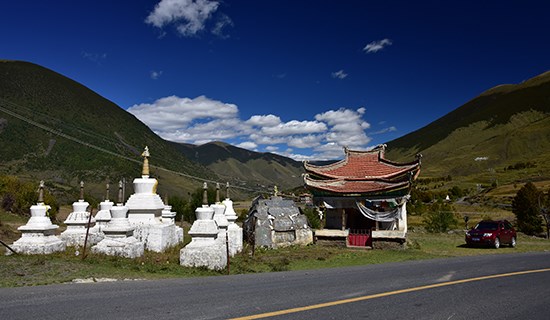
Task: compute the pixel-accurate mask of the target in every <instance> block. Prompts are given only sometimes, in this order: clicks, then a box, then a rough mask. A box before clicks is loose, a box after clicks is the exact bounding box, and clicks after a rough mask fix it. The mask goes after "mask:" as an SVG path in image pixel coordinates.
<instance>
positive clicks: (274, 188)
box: [273, 186, 279, 197]
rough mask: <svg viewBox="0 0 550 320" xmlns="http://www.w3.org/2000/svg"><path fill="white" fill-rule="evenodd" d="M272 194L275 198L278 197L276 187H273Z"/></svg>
mask: <svg viewBox="0 0 550 320" xmlns="http://www.w3.org/2000/svg"><path fill="white" fill-rule="evenodd" d="M273 194H274V195H275V197H277V196H278V195H279V189H278V188H277V186H274V187H273Z"/></svg>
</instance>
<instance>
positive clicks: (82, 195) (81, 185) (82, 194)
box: [79, 181, 84, 200]
mask: <svg viewBox="0 0 550 320" xmlns="http://www.w3.org/2000/svg"><path fill="white" fill-rule="evenodd" d="M79 200H84V181H80V199H79Z"/></svg>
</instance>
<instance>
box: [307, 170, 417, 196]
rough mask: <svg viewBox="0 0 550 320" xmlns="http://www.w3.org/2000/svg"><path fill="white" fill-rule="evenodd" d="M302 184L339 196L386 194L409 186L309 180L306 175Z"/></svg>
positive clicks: (388, 183) (400, 183) (398, 183)
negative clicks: (338, 194)
mask: <svg viewBox="0 0 550 320" xmlns="http://www.w3.org/2000/svg"><path fill="white" fill-rule="evenodd" d="M304 182H305V183H306V185H307V186H308V187H312V188H315V189H319V190H324V191H328V192H332V193H341V194H354V193H355V194H367V193H375V192H387V191H392V190H396V189H400V188H403V187H407V186H408V185H409V182H408V181H404V182H386V181H372V180H343V179H333V180H315V179H311V178H310V177H309V175H307V174H306V175H305V176H304Z"/></svg>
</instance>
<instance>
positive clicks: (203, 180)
mask: <svg viewBox="0 0 550 320" xmlns="http://www.w3.org/2000/svg"><path fill="white" fill-rule="evenodd" d="M0 102H2V103H3V104H4V106H5V105H6V104H8V105H11V106H14V107H21V108H25V109H28V108H26V107H22V106H20V105H18V104H16V103H13V102H10V101H6V100H5V99H2V98H0ZM0 111H2V112H4V113H7V114H9V115H10V116H12V117H15V118H17V119H19V120H21V121H24V122H26V123H28V124H30V125H32V126H35V127H37V128H40V129H42V130H45V131H47V132H50V133H52V134H55V135H57V136H60V137H63V138H65V139H68V140H71V141H73V142H76V143H78V144H81V145H83V146H86V147H89V148H92V149H95V150H97V151H101V152H104V153H107V154H110V155H112V156H115V157H119V158H121V159H124V160H128V161H131V162H134V163H138V164H142V161H141V160H137V159H133V158H130V157H127V156H124V155H121V154H118V153H116V152H113V151H110V150H107V149H105V148H102V147H98V146H96V145H94V144H91V143H89V142H85V141H83V140H80V139H78V138H75V137H73V136H71V135H68V134H66V133H63V132H61V131H59V130H55V129H52V128H50V127H48V126H45V125H43V124H41V123H39V122H36V121H34V120H32V119H29V118H27V117H25V116H22V115H20V114H18V113H16V112H14V111H12V110H9V109H6V108H4V107H2V106H0ZM49 118H51V117H49ZM54 120H58V119H54ZM96 136H99V135H96ZM107 140H111V139H107ZM151 167H152V168H155V169H159V170H163V171H166V172H170V173H173V174H177V175H180V176H183V177H186V178H189V179H193V180H196V181H200V182H207V183H220V182H218V181H214V180H209V179H205V178H201V177H197V176H193V175H190V174H187V173H183V172H179V171H174V170H170V169H167V168H164V167H161V166H155V165H151ZM222 184H223V183H222ZM231 188H235V189H241V190H244V191H249V192H253V193H264V192H266V191H265V190H259V189H252V188H247V187H242V186H233V185H232V186H231Z"/></svg>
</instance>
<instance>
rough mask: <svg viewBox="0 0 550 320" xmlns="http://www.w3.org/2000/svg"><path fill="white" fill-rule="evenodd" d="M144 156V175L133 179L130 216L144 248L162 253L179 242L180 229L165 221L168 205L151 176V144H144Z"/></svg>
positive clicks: (129, 202)
mask: <svg viewBox="0 0 550 320" xmlns="http://www.w3.org/2000/svg"><path fill="white" fill-rule="evenodd" d="M141 156H142V157H143V170H142V172H141V178H136V179H134V194H132V195H131V196H130V198H129V199H128V201H127V202H126V206H127V207H128V219H129V221H130V224H132V225H133V226H134V227H135V230H134V236H135V237H136V238H137V239H138V240H139V241H141V242H143V243H145V249H147V250H151V251H155V252H163V251H164V250H166V249H167V248H169V247H172V246H175V245H176V244H178V243H179V237H178V230H177V228H176V225H175V224H174V223H171V224H168V223H163V222H162V211H163V210H164V209H165V205H164V203H163V202H162V199H161V198H160V196H159V195H158V194H157V186H158V181H157V179H154V178H150V177H149V159H148V158H149V157H150V154H149V148H148V147H145V150H144V151H143V153H142V154H141Z"/></svg>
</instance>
